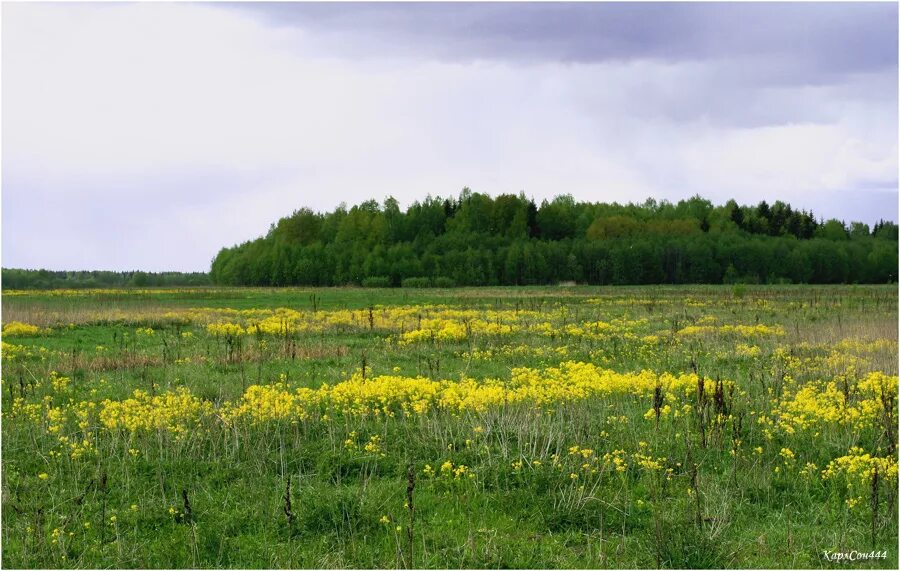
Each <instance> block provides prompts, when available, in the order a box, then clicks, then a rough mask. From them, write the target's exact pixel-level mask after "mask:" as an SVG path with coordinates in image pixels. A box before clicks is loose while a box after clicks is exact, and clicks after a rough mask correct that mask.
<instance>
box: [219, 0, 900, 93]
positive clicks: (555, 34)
mask: <svg viewBox="0 0 900 571" xmlns="http://www.w3.org/2000/svg"><path fill="white" fill-rule="evenodd" d="M227 7H229V8H234V9H240V10H246V11H248V12H250V13H254V14H256V15H258V16H259V17H261V18H264V19H265V20H266V22H267V23H268V24H270V25H273V26H288V27H290V26H296V27H300V28H312V29H316V30H318V31H320V32H323V35H325V36H326V37H327V36H333V37H336V38H342V39H347V38H349V39H350V41H349V42H346V43H345V44H344V46H343V48H344V49H345V50H347V51H348V52H352V53H353V54H354V55H364V54H370V55H373V48H374V50H375V52H374V53H377V52H378V51H386V52H389V53H403V52H406V53H411V54H416V55H417V56H421V55H428V56H433V57H439V58H446V59H450V60H477V59H499V60H504V61H510V60H518V61H561V62H578V63H588V62H602V61H610V60H613V61H622V60H631V59H656V60H663V61H683V60H714V59H722V58H737V59H742V58H747V59H751V60H753V59H758V58H766V59H768V58H772V57H779V58H783V59H784V60H786V61H785V62H783V63H784V64H786V66H785V67H788V68H790V69H791V70H792V71H796V70H797V69H798V68H802V72H803V73H802V74H801V77H799V78H798V77H796V76H795V75H793V74H789V73H787V71H779V70H775V71H773V72H772V78H771V79H773V80H780V81H788V82H791V83H793V82H796V81H818V80H821V79H825V78H827V77H831V76H833V75H834V74H843V73H859V72H866V71H877V70H882V69H886V68H895V67H896V66H897V50H896V39H897V5H896V4H892V3H858V2H851V3H827V4H816V3H740V4H735V3H670V2H665V3H652V2H648V3H643V2H641V3H616V2H598V3H569V4H567V3H556V2H553V3H537V2H535V3H526V4H510V3H505V2H501V3H472V4H460V3H371V4H366V3H353V2H350V3H284V2H274V3H265V2H261V3H234V4H228V5H227ZM366 40H368V41H366ZM379 40H380V41H379Z"/></svg>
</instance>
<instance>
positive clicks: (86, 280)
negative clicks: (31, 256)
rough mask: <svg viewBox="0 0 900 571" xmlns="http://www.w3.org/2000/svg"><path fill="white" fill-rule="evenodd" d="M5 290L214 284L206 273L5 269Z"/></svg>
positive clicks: (3, 272) (2, 277)
mask: <svg viewBox="0 0 900 571" xmlns="http://www.w3.org/2000/svg"><path fill="white" fill-rule="evenodd" d="M0 279H2V282H3V289H61V288H62V289H65V288H71V289H87V288H118V287H192V286H204V285H210V281H209V274H207V273H204V272H140V271H134V272H104V271H79V272H57V271H52V270H22V269H16V268H3V269H2V276H0Z"/></svg>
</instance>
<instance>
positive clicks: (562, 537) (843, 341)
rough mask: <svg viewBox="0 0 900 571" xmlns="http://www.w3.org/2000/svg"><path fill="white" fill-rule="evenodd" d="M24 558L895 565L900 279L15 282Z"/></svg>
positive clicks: (8, 340)
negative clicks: (412, 284)
mask: <svg viewBox="0 0 900 571" xmlns="http://www.w3.org/2000/svg"><path fill="white" fill-rule="evenodd" d="M2 303H3V329H2V332H3V333H2V339H3V344H2V387H0V389H2V438H3V439H2V518H3V523H2V545H3V549H2V564H3V566H4V567H19V568H24V567H27V568H84V567H90V568H105V567H149V568H197V567H218V568H223V567H226V568H230V567H240V568H288V567H295V568H296V567H307V568H309V567H316V568H347V567H353V568H373V567H374V568H448V567H449V568H456V567H469V568H490V567H527V568H545V567H555V568H591V567H605V568H609V567H612V568H634V567H638V568H656V567H675V568H709V567H741V568H759V567H789V568H810V567H816V568H818V567H843V566H846V564H847V562H846V561H843V560H841V558H839V557H836V556H835V554H849V553H856V554H857V557H859V559H858V560H855V561H854V563H853V564H854V566H855V567H863V568H868V567H877V568H885V567H887V568H891V567H893V568H896V566H897V563H898V562H897V534H898V527H897V513H898V511H897V509H898V503H897V414H898V412H897V397H898V385H897V383H898V377H897V374H898V356H897V355H898V346H897V287H896V286H746V285H737V286H684V287H675V286H671V287H657V286H647V287H628V288H610V287H587V286H576V287H519V288H504V287H495V288H478V289H474V288H449V289H406V288H396V289H364V288H338V289H308V288H307V289H294V288H286V289H238V288H208V287H200V288H169V289H159V288H156V289H154V288H150V289H102V290H90V289H79V290H48V291H32V290H9V291H4V292H3V298H2Z"/></svg>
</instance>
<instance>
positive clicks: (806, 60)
mask: <svg viewBox="0 0 900 571" xmlns="http://www.w3.org/2000/svg"><path fill="white" fill-rule="evenodd" d="M897 28H898V5H897V4H896V3H877V4H863V3H850V4H838V3H827V4H813V3H803V4H772V3H765V4H745V3H740V4H718V3H700V4H651V3H626V4H612V3H605V4H558V3H557V4H509V3H499V4H328V5H318V4H294V3H290V4H286V3H277V4H275V3H273V4H256V3H251V4H235V3H229V4H211V3H192V4H179V3H162V4H141V3H136V4H106V3H104V4H10V3H4V4H3V5H2V265H3V266H4V267H25V268H47V269H54V270H76V269H105V270H134V269H142V270H148V271H163V270H179V271H206V270H208V269H209V264H210V261H211V260H212V258H213V257H214V256H215V254H216V253H217V252H218V251H219V249H220V248H222V247H225V246H231V245H233V244H236V243H240V242H243V241H246V240H250V239H253V238H256V237H258V236H260V235H263V234H265V233H266V231H267V230H268V228H269V225H270V224H271V223H273V222H275V221H277V220H278V219H279V218H280V217H282V216H286V215H289V214H290V213H291V212H293V211H294V210H296V209H298V208H302V207H308V208H312V209H313V210H319V211H326V210H331V209H333V208H334V207H335V206H337V205H338V204H340V203H342V202H343V203H346V204H347V205H353V204H356V203H359V202H362V201H364V200H367V199H370V198H375V199H377V200H379V201H380V200H383V199H384V198H386V197H388V196H393V197H395V198H396V199H397V200H399V201H400V204H401V206H404V207H405V206H408V205H409V204H410V203H412V202H413V201H415V200H420V199H422V198H424V197H425V196H426V195H428V194H431V195H440V196H445V197H446V196H456V195H457V194H458V193H459V191H460V190H461V189H462V188H463V187H464V186H468V187H470V188H471V189H472V190H474V191H476V192H485V193H488V194H491V195H497V194H501V193H519V192H521V191H524V192H525V194H526V195H528V196H531V197H534V198H535V200H536V201H538V202H540V201H541V200H542V199H544V198H552V197H553V196H555V195H558V194H566V193H568V194H572V195H573V196H574V197H575V198H576V199H577V200H584V201H604V202H612V201H617V202H620V203H624V202H643V201H644V200H645V199H646V198H648V197H653V198H655V199H657V200H662V199H668V200H671V201H673V202H674V201H677V200H679V199H682V198H688V197H690V196H692V195H695V194H700V195H701V196H703V197H705V198H708V199H710V200H712V201H713V202H714V203H717V204H721V203H724V202H725V201H727V200H728V199H730V198H734V199H736V200H737V201H738V202H739V203H742V204H756V203H758V202H759V201H761V200H767V201H769V202H770V203H772V202H774V201H775V200H783V201H786V202H789V203H791V204H792V205H793V206H795V207H797V208H803V209H811V210H812V211H813V213H814V214H815V215H816V216H817V217H824V218H831V217H836V218H839V219H842V220H845V221H847V222H850V221H851V220H860V221H863V222H867V223H869V224H872V223H874V222H876V221H877V220H879V219H881V218H884V219H887V220H894V221H896V220H897V217H898V216H897V212H898V97H897V86H898V75H897V74H898V66H897V52H898V50H897V47H898V37H897Z"/></svg>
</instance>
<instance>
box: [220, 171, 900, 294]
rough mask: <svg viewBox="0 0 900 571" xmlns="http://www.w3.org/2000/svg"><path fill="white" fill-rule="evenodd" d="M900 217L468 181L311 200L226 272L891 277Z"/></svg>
mask: <svg viewBox="0 0 900 571" xmlns="http://www.w3.org/2000/svg"><path fill="white" fill-rule="evenodd" d="M897 244H898V241H897V224H895V223H893V222H889V221H879V222H878V223H876V224H875V225H874V226H873V227H871V228H870V227H869V226H868V225H867V224H864V223H862V222H851V223H850V224H849V225H848V224H846V223H845V222H844V221H840V220H836V219H830V220H822V219H819V220H816V218H815V216H814V215H813V213H812V212H807V211H804V210H796V209H794V208H792V207H791V206H790V205H789V204H786V203H784V202H781V201H776V202H775V203H774V204H772V205H769V204H768V203H767V202H765V201H762V202H760V203H759V204H758V205H756V206H746V205H739V204H737V203H736V202H735V201H734V200H729V201H728V202H727V203H726V204H724V205H720V206H716V205H714V204H713V203H712V202H711V201H709V200H706V199H704V198H701V197H699V196H695V197H692V198H690V199H687V200H681V201H678V202H677V203H674V204H673V203H671V202H669V201H664V200H663V201H656V200H653V199H648V200H647V201H645V202H644V203H643V204H631V203H630V204H626V205H620V204H617V203H601V202H578V201H576V200H575V199H574V198H573V197H572V196H571V195H562V196H557V197H556V198H554V199H553V200H544V201H542V202H541V204H540V206H538V205H537V204H536V203H535V202H534V200H533V199H529V198H526V197H525V195H524V194H519V195H513V194H504V195H499V196H497V197H496V198H492V197H491V196H488V195H486V194H481V193H478V192H472V191H471V190H470V189H468V188H464V189H463V191H462V192H461V193H460V195H459V196H458V197H457V198H441V197H439V196H438V197H432V196H428V197H427V198H425V199H424V200H421V201H416V202H414V203H413V204H412V205H410V206H409V208H407V209H406V211H405V212H404V211H403V210H401V208H400V206H399V203H398V202H397V200H395V199H394V198H387V199H386V200H385V201H384V203H383V204H379V203H378V202H377V201H375V200H369V201H366V202H363V203H361V204H358V205H356V206H353V207H351V208H349V209H348V208H347V207H346V206H345V205H343V204H342V205H341V206H339V207H338V208H336V209H335V210H334V211H333V212H328V213H317V212H313V211H311V210H310V209H307V208H301V209H299V210H296V211H294V212H293V213H292V214H291V215H290V216H287V217H285V218H282V219H281V220H279V221H278V222H277V223H275V224H272V225H271V227H270V229H269V231H268V233H267V234H266V235H265V236H262V237H260V238H258V239H255V240H251V241H248V242H245V243H243V244H239V245H236V246H234V247H230V248H223V249H222V250H221V251H220V252H219V253H218V255H217V256H216V257H215V258H214V260H213V262H212V267H211V271H210V279H211V281H212V282H213V283H215V284H219V285H253V286H288V285H307V286H339V285H362V286H365V287H396V286H404V287H427V286H437V287H449V286H453V285H460V286H463V285H466V286H481V285H535V284H543V285H547V284H558V283H566V282H575V283H584V284H592V285H609V284H623V285H624V284H692V283H703V284H720V283H783V284H786V283H812V284H830V283H891V282H894V281H896V280H897Z"/></svg>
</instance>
